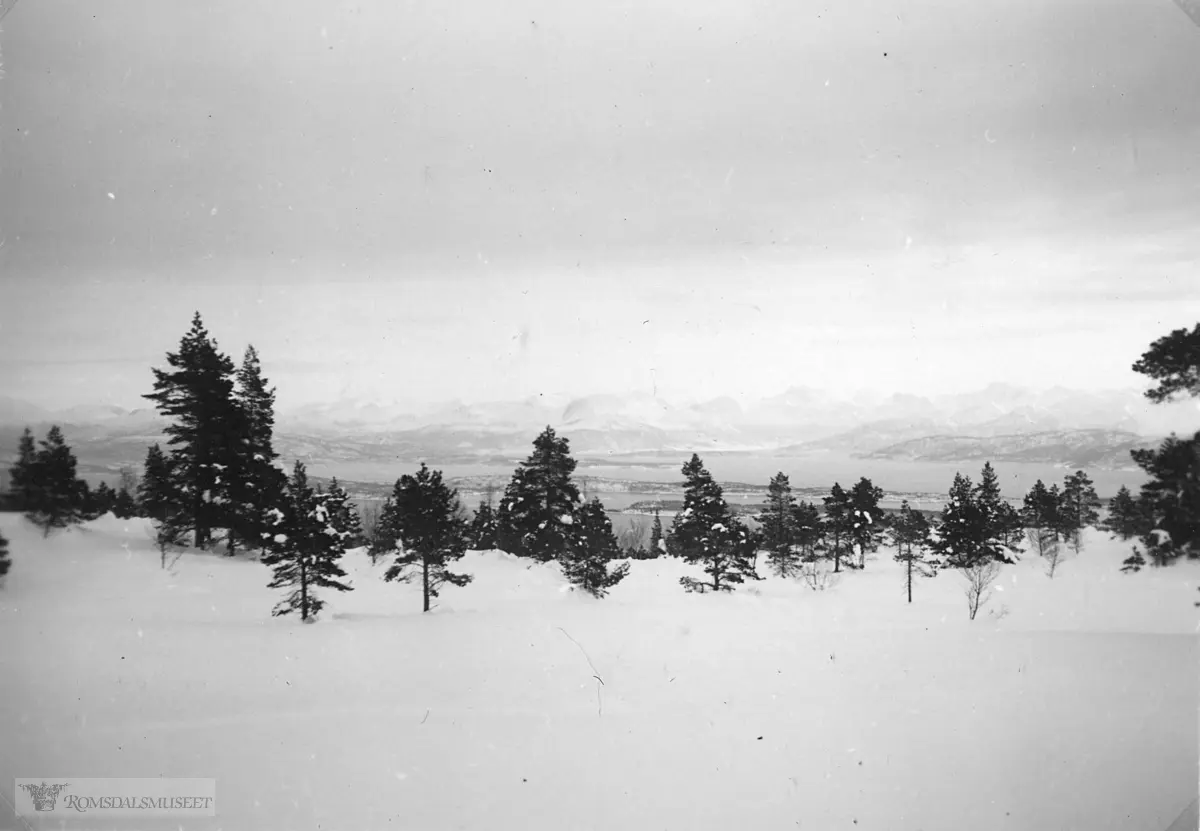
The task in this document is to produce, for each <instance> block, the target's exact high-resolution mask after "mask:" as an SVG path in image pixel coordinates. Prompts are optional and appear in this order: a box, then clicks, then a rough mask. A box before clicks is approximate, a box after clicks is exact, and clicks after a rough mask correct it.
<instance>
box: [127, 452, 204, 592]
mask: <svg viewBox="0 0 1200 831" xmlns="http://www.w3.org/2000/svg"><path fill="white" fill-rule="evenodd" d="M142 470H143V473H142V479H141V482H139V483H138V502H139V507H140V510H141V515H142V516H145V517H147V518H149V519H150V522H151V525H152V527H153V528H154V537H153V539H154V545H155V547H156V548H157V549H158V553H159V564H160V566H161V567H162V568H166V567H167V554H168V553H169V552H170V551H172V550H174V549H175V548H177V547H179V546H182V545H183V544H184V538H185V537H186V535H187V532H188V529H189V528H190V527H191V524H190V522H189V518H188V512H187V506H186V505H184V504H183V496H182V491H181V490H180V488H179V486H178V485H177V483H176V481H175V471H174V468H173V465H172V460H171V458H170V457H168V456H166V455H165V454H164V453H163V452H162V448H161V447H159V446H158V445H157V444H155V445H152V446H150V447H148V448H147V449H146V461H145V464H144V466H143V469H142ZM121 492H122V493H128V491H125V490H124V489H122V491H121Z"/></svg>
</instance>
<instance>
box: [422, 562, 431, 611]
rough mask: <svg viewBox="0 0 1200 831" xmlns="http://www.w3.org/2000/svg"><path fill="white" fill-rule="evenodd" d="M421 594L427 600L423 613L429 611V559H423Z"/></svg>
mask: <svg viewBox="0 0 1200 831" xmlns="http://www.w3.org/2000/svg"><path fill="white" fill-rule="evenodd" d="M421 592H422V594H423V595H424V598H425V608H423V609H422V610H421V611H422V612H428V611H429V558H428V557H422V558H421Z"/></svg>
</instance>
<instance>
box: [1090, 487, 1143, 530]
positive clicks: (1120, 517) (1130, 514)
mask: <svg viewBox="0 0 1200 831" xmlns="http://www.w3.org/2000/svg"><path fill="white" fill-rule="evenodd" d="M1100 527H1101V528H1102V529H1103V530H1105V531H1107V532H1108V533H1110V534H1112V535H1113V536H1114V537H1118V538H1120V539H1123V540H1128V539H1131V538H1133V537H1138V536H1141V535H1142V534H1143V533H1145V532H1146V531H1147V530H1149V529H1148V528H1146V527H1145V512H1144V511H1143V510H1142V507H1141V506H1140V505H1139V504H1138V501H1137V499H1135V498H1134V496H1133V494H1132V493H1130V492H1129V488H1127V487H1125V486H1124V485H1122V486H1121V488H1120V490H1118V491H1117V495H1116V496H1114V497H1113V498H1112V500H1111V501H1110V502H1109V503H1108V515H1107V516H1106V517H1105V519H1104V522H1103V523H1102V524H1101V526H1100Z"/></svg>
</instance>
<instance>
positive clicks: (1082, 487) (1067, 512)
mask: <svg viewBox="0 0 1200 831" xmlns="http://www.w3.org/2000/svg"><path fill="white" fill-rule="evenodd" d="M1060 516H1061V518H1062V526H1063V531H1064V533H1065V534H1066V537H1067V539H1068V540H1070V541H1071V545H1073V546H1074V548H1075V553H1077V554H1078V553H1079V550H1080V549H1081V548H1083V529H1085V528H1094V527H1095V526H1096V525H1097V524H1098V523H1099V522H1100V497H1099V496H1097V495H1096V488H1095V486H1094V485H1093V483H1092V480H1091V478H1089V477H1088V475H1087V474H1086V473H1084V472H1083V471H1082V470H1077V471H1076V472H1075V473H1072V474H1071V475H1070V476H1068V477H1067V478H1066V481H1065V482H1064V483H1063V490H1062V509H1061V511H1060Z"/></svg>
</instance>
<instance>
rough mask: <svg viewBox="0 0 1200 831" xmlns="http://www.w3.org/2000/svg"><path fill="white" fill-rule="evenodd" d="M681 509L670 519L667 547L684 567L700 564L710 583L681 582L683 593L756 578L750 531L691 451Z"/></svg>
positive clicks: (719, 588) (722, 587)
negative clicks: (733, 511) (690, 564)
mask: <svg viewBox="0 0 1200 831" xmlns="http://www.w3.org/2000/svg"><path fill="white" fill-rule="evenodd" d="M683 476H684V484H683V510H682V511H681V512H680V513H679V514H677V515H676V516H675V521H674V522H673V523H672V527H671V535H670V537H669V538H668V539H667V548H668V550H669V551H671V552H672V553H673V554H675V555H676V556H678V557H682V558H683V559H684V560H686V561H687V562H689V563H703V564H704V572H705V574H707V575H708V576H709V578H710V579H711V582H705V581H700V580H696V579H694V578H692V577H683V578H680V581H679V582H680V584H681V585H682V586H683V587H684V588H685V589H686V590H687V591H698V592H704V591H706V590H708V589H712V590H713V591H732V590H733V588H734V586H735V585H737V584H738V583H743V582H745V580H746V578H750V579H757V575H756V574H755V573H754V565H753V563H752V562H751V552H750V543H751V538H750V531H749V529H748V528H746V526H745V525H743V524H742V523H741V522H738V521H737V520H736V519H735V518H734V516H733V513H732V512H731V511H730V510H729V506H728V505H727V504H726V503H725V496H724V492H723V491H722V489H721V486H720V485H718V484H717V483H716V481H715V480H714V479H713V478H712V475H711V474H710V473H709V472H708V471H707V470H705V468H704V463H703V462H701V461H700V457H699V456H698V455H696V454H695V453H693V454H692V458H691V459H690V460H689V461H688V462H687V463H685V464H684V466H683Z"/></svg>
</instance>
